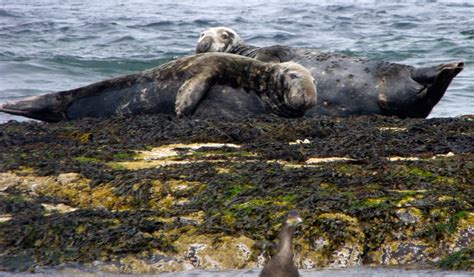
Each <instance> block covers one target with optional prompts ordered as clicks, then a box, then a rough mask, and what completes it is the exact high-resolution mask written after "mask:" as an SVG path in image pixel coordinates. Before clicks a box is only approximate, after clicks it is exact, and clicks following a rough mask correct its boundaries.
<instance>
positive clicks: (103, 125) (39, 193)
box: [0, 115, 474, 273]
mask: <svg viewBox="0 0 474 277" xmlns="http://www.w3.org/2000/svg"><path fill="white" fill-rule="evenodd" d="M473 138H474V121H472V118H469V117H465V118H447V119H429V120H418V119H409V120H400V119H395V118H387V117H358V118H347V119H336V118H326V117H321V118H301V119H282V118H277V117H259V118H243V119H241V120H234V121H225V120H219V119H215V120H195V119H184V120H176V119H174V118H171V117H168V116H161V115H156V116H139V117H134V118H112V119H107V120H95V119H86V120H80V121H74V122H65V123H58V124H44V123H37V122H21V123H19V122H8V123H5V124H2V125H0V270H6V271H32V270H35V268H37V267H38V266H46V267H50V266H53V267H56V266H63V265H80V266H83V267H87V268H90V269H91V270H102V271H106V272H124V273H159V272H163V271H179V270H191V269H213V268H218V269H242V268H255V267H260V266H262V264H263V263H264V261H265V260H266V259H267V258H268V256H269V255H272V254H273V253H274V249H273V246H274V245H276V243H277V242H276V238H277V237H278V231H279V228H280V222H281V219H282V218H283V216H284V215H285V214H286V213H287V211H289V210H291V209H297V210H299V211H300V213H301V215H302V217H303V218H304V224H303V225H302V226H301V227H300V228H299V230H298V232H297V234H296V236H295V248H296V251H295V252H296V253H297V254H296V256H295V262H296V263H297V264H298V266H299V267H300V268H305V269H311V268H320V267H332V268H339V267H347V266H355V265H375V266H380V265H390V266H392V265H397V266H398V265H420V266H429V267H435V266H437V265H439V266H442V267H443V268H452V269H463V270H472V268H473V263H472V261H473V255H474V250H473V246H472V245H473V240H474V212H473V202H474V143H473Z"/></svg>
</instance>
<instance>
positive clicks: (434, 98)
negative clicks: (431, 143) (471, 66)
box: [412, 62, 464, 117]
mask: <svg viewBox="0 0 474 277" xmlns="http://www.w3.org/2000/svg"><path fill="white" fill-rule="evenodd" d="M463 69H464V63H463V62H453V63H447V64H441V65H438V66H434V67H423V68H417V69H414V70H413V72H412V78H413V80H415V81H417V82H418V83H420V84H422V85H423V86H424V87H425V88H426V89H424V90H423V91H422V93H423V94H425V95H422V97H421V98H422V99H423V100H422V101H423V103H422V104H423V106H424V107H423V108H421V107H420V109H418V111H419V112H420V113H423V114H419V116H417V117H427V116H428V114H429V113H430V112H431V110H432V109H433V107H434V106H435V105H436V104H437V103H438V102H439V100H441V98H442V97H443V95H444V93H445V92H446V89H447V88H448V86H449V84H451V81H452V80H453V78H454V77H456V75H458V73H459V72H461V71H462V70H463Z"/></svg>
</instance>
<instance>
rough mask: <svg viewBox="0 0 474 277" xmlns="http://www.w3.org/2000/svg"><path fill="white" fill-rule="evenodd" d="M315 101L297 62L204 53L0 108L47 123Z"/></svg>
mask: <svg viewBox="0 0 474 277" xmlns="http://www.w3.org/2000/svg"><path fill="white" fill-rule="evenodd" d="M206 94H207V95H206ZM203 98H204V100H205V101H201V100H202V99H203ZM200 103H201V104H200ZM221 104H222V105H221ZM315 104H316V86H315V82H314V79H313V77H312V76H311V73H310V72H309V71H308V70H306V69H305V68H304V67H303V66H301V65H298V64H296V63H294V62H288V63H281V64H272V63H264V62H260V61H257V60H255V59H251V58H246V57H242V56H238V55H231V54H224V53H208V54H199V55H194V56H187V57H183V58H180V59H177V60H174V61H171V62H168V63H166V64H164V65H162V66H159V67H156V68H153V69H150V70H146V71H143V72H139V73H135V74H130V75H125V76H121V77H117V78H113V79H108V80H104V81H101V82H97V83H94V84H91V85H88V86H85V87H81V88H77V89H73V90H67V91H61V92H56V93H50V94H45V95H41V96H35V97H31V98H28V99H24V100H20V101H17V102H13V103H6V104H3V105H0V111H2V112H6V113H10V114H15V115H21V116H25V117H29V118H34V119H39V120H43V121H47V122H58V121H64V120H71V119H79V118H84V117H108V116H113V115H134V114H151V113H166V114H176V115H177V116H184V115H192V114H197V115H198V116H202V117H205V116H215V115H216V113H219V112H226V113H227V115H238V114H242V113H244V114H245V113H247V114H252V113H270V112H273V113H276V114H278V115H280V116H285V117H294V116H302V115H303V114H304V112H305V111H306V110H307V109H309V108H310V107H312V106H314V105H315ZM198 106H203V107H198ZM220 106H223V107H224V108H220ZM196 108H197V110H196ZM223 109H227V110H231V111H226V110H223ZM216 111H217V112H216ZM217 115H219V114H217Z"/></svg>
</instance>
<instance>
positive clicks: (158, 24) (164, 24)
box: [127, 20, 175, 29]
mask: <svg viewBox="0 0 474 277" xmlns="http://www.w3.org/2000/svg"><path fill="white" fill-rule="evenodd" d="M173 25H175V22H173V21H169V20H164V21H157V22H151V23H148V24H137V25H128V26H127V28H132V29H136V28H156V27H167V26H173Z"/></svg>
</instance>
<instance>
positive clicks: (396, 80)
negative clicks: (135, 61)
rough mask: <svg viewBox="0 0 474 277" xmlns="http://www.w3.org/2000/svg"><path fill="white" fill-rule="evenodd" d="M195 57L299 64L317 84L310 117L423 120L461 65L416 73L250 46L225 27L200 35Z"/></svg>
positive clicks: (310, 52)
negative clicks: (206, 55) (225, 56)
mask: <svg viewBox="0 0 474 277" xmlns="http://www.w3.org/2000/svg"><path fill="white" fill-rule="evenodd" d="M196 52H197V53H204V52H225V53H233V54H237V55H242V56H247V57H251V58H255V59H257V60H261V61H266V62H277V63H279V62H287V61H293V62H297V63H299V64H301V65H303V66H304V67H306V68H307V69H308V70H309V71H311V74H312V75H313V77H314V78H315V79H316V80H317V82H318V87H317V89H318V103H317V105H316V106H315V107H314V108H312V109H310V110H309V111H308V112H306V115H309V116H313V115H333V116H351V115H371V114H379V115H386V116H398V117H401V118H407V117H410V118H425V117H427V116H428V115H429V113H430V112H431V110H432V109H433V107H434V106H435V105H436V104H437V103H438V102H439V100H440V99H441V98H442V97H443V95H444V93H445V92H446V89H447V88H448V86H449V84H450V83H451V81H452V79H453V78H454V77H456V75H457V74H458V73H459V72H461V71H462V70H463V67H464V63H463V62H452V63H446V64H441V65H438V66H433V67H423V68H415V67H413V66H409V65H403V64H396V63H389V62H383V61H372V60H368V59H363V58H357V57H349V56H345V55H340V54H336V53H328V52H321V51H318V50H316V49H304V48H292V47H287V46H280V45H276V46H270V47H255V46H250V45H246V44H245V43H244V42H243V41H242V40H241V38H240V37H239V35H238V34H237V33H236V32H235V31H234V30H232V29H230V28H226V27H216V28H210V29H208V30H206V31H204V32H202V33H201V37H200V38H199V41H198V45H197V47H196Z"/></svg>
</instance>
